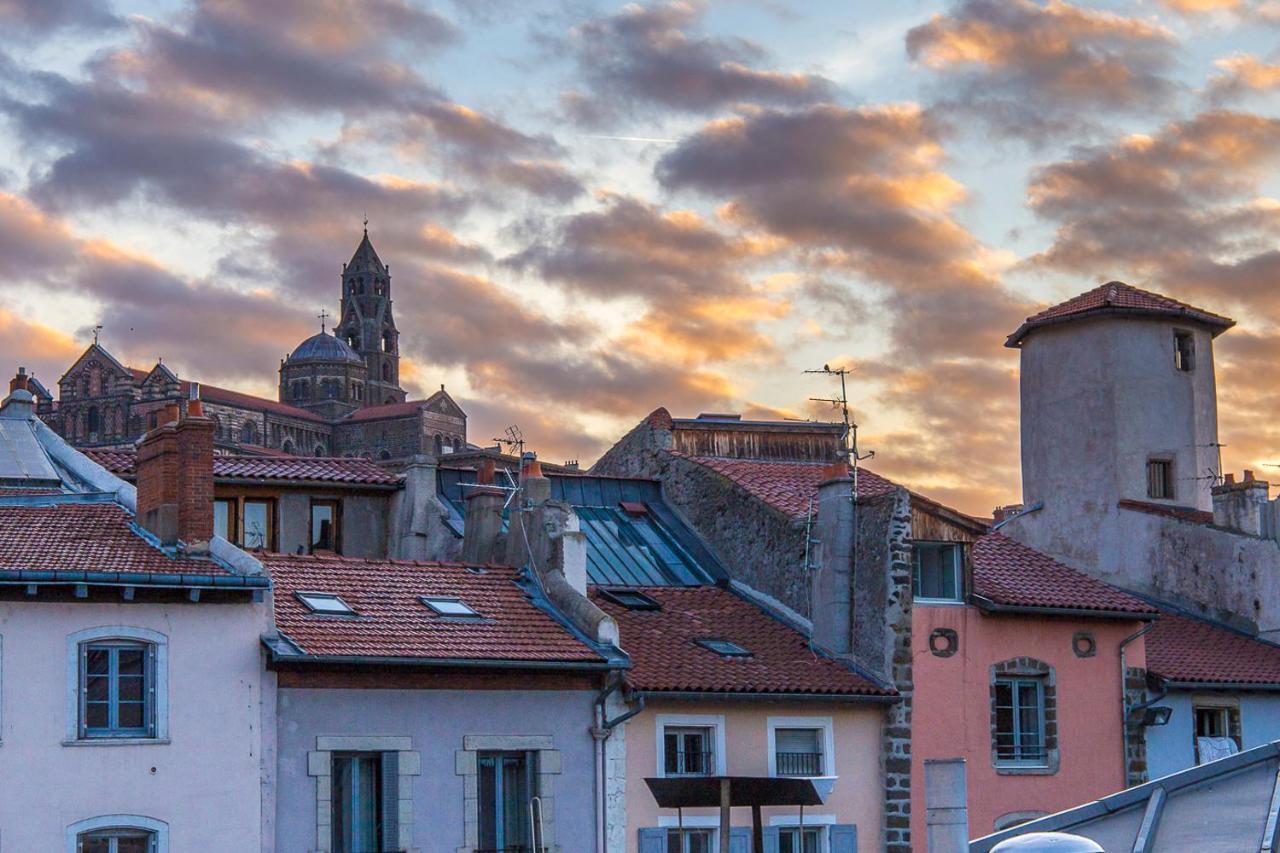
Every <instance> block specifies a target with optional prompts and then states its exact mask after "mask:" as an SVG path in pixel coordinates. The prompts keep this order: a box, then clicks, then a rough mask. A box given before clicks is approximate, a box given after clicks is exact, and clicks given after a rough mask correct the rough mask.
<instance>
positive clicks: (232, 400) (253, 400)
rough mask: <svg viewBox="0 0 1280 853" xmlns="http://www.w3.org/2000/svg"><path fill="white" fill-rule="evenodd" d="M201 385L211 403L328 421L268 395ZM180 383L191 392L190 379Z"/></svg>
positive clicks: (139, 375) (140, 373) (140, 374)
mask: <svg viewBox="0 0 1280 853" xmlns="http://www.w3.org/2000/svg"><path fill="white" fill-rule="evenodd" d="M128 370H129V372H130V373H131V374H133V378H134V379H135V380H137V381H138V382H141V381H142V380H144V379H146V378H147V377H148V376H150V375H151V371H150V370H139V369H138V368H136V367H130V368H128ZM195 384H196V385H198V386H200V399H201V400H208V401H209V402H211V403H226V404H228V405H231V406H239V407H241V408H245V409H260V410H262V411H266V412H275V413H276V414H277V415H285V416H287V417H291V418H302V419H303V420H307V421H320V422H321V423H328V421H326V420H325V419H324V418H322V417H320V416H319V415H317V414H316V413H315V412H309V411H307V410H306V409H299V408H298V407H297V406H290V405H289V404H288V403H281V402H278V401H276V400H268V399H267V398H266V397H255V396H253V395H252V394H245V393H243V392H241V391H232V390H231V389H230V388H219V387H218V386H217V385H206V384H205V383H203V382H197V383H195ZM179 385H180V387H181V389H182V395H183V396H184V397H186V396H189V395H190V393H191V385H192V383H191V382H190V381H189V380H186V379H183V380H180V382H179Z"/></svg>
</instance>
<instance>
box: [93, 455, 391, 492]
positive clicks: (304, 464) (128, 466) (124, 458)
mask: <svg viewBox="0 0 1280 853" xmlns="http://www.w3.org/2000/svg"><path fill="white" fill-rule="evenodd" d="M83 453H84V454H85V455H86V456H88V457H89V458H90V459H92V460H93V461H94V462H97V463H98V464H99V465H101V466H102V467H103V468H106V469H107V470H108V471H110V472H111V473H113V474H117V475H121V476H126V477H132V476H133V475H134V473H135V472H134V463H135V461H136V454H135V452H134V451H132V450H93V449H88V450H85V451H83ZM213 476H214V478H215V479H252V480H309V481H315V482H322V483H347V484H351V485H377V486H396V485H399V484H400V476H399V475H398V474H395V473H394V472H392V471H388V470H387V469H386V468H383V467H382V466H381V465H377V464H375V463H374V462H372V461H370V460H368V459H362V458H346V457H326V456H238V455H237V456H214V457H213Z"/></svg>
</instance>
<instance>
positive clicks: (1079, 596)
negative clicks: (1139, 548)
mask: <svg viewBox="0 0 1280 853" xmlns="http://www.w3.org/2000/svg"><path fill="white" fill-rule="evenodd" d="M972 559H973V591H974V593H975V594H976V595H978V596H981V597H983V598H986V599H990V600H991V601H993V602H995V603H996V604H1000V605H1005V606H1009V607H1032V608H1038V607H1045V608H1065V609H1070V610H1096V611H1099V612H1106V613H1132V614H1135V615H1149V614H1154V613H1155V612H1156V609H1155V608H1154V607H1152V606H1151V605H1150V604H1148V603H1147V602H1145V601H1143V600H1142V599H1140V598H1137V597H1136V596H1133V595H1130V594H1129V593H1127V592H1125V591H1123V590H1121V589H1118V588H1117V587H1114V586H1111V585H1110V584H1106V583H1103V582H1102V581H1100V580H1097V579H1096V578H1092V577H1089V576H1088V575H1086V574H1084V573H1083V572H1080V571H1077V570H1075V569H1073V568H1071V567H1070V566H1066V565H1063V564H1062V563H1059V562H1058V561H1057V560H1055V559H1053V558H1052V557H1050V556H1049V555H1047V554H1042V553H1040V552H1039V551H1037V550H1035V549H1033V548H1029V547H1027V546H1026V545H1023V544H1022V543H1020V542H1015V541H1014V540H1012V539H1010V538H1009V537H1008V536H1005V535H1004V534H1002V533H988V534H987V535H985V536H981V537H979V538H978V539H977V541H975V542H974V543H973V552H972Z"/></svg>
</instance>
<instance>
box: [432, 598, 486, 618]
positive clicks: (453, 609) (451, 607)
mask: <svg viewBox="0 0 1280 853" xmlns="http://www.w3.org/2000/svg"><path fill="white" fill-rule="evenodd" d="M419 600H420V601H421V602H422V603H423V604H425V605H427V607H430V608H431V609H432V610H434V611H435V612H436V614H437V615H439V616H471V617H475V616H479V615H480V614H479V613H477V612H476V611H474V610H472V609H471V607H470V606H468V605H467V603H466V602H464V601H463V600H462V599H460V598H453V597H450V596H426V595H424V596H422V598H421V599H419Z"/></svg>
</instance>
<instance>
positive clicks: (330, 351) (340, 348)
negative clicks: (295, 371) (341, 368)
mask: <svg viewBox="0 0 1280 853" xmlns="http://www.w3.org/2000/svg"><path fill="white" fill-rule="evenodd" d="M300 361H328V362H339V363H341V362H346V363H347V364H364V359H363V358H361V357H360V355H359V354H358V353H357V352H356V351H355V350H353V349H352V348H351V347H350V346H348V345H347V343H346V341H343V340H342V339H340V338H335V337H334V336H333V335H331V334H329V333H328V332H321V333H320V334H318V335H312V336H311V337H309V338H307V339H306V340H305V341H303V342H302V343H300V344H298V348H297V349H295V350H294V351H293V353H292V354H291V355H290V356H289V358H288V359H286V363H287V364H294V363H297V362H300Z"/></svg>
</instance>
